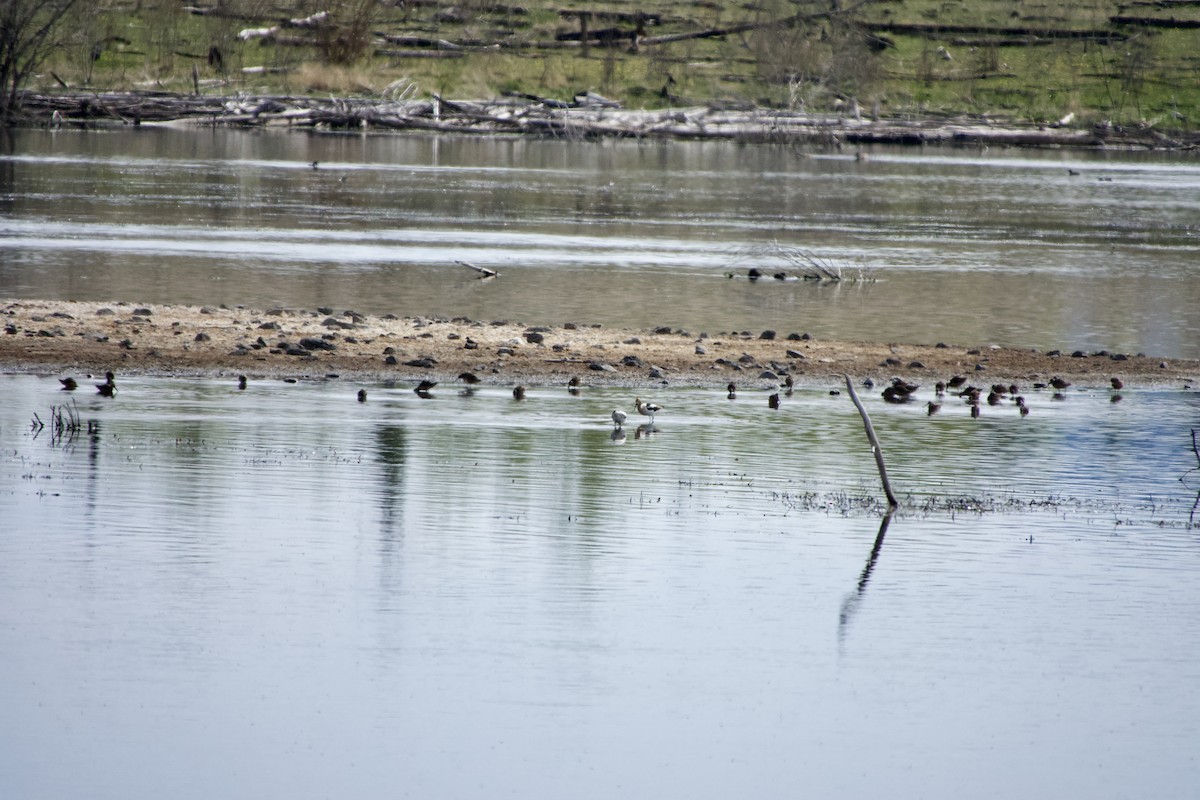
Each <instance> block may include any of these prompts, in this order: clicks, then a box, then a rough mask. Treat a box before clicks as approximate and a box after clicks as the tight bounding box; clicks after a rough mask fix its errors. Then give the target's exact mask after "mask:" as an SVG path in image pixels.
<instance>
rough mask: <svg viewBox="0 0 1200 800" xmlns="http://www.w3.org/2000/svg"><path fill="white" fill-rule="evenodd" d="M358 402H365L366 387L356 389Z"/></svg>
mask: <svg viewBox="0 0 1200 800" xmlns="http://www.w3.org/2000/svg"><path fill="white" fill-rule="evenodd" d="M358 402H360V403H365V402H367V390H366V389H359V390H358Z"/></svg>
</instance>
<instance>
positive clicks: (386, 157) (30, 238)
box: [0, 129, 1200, 800]
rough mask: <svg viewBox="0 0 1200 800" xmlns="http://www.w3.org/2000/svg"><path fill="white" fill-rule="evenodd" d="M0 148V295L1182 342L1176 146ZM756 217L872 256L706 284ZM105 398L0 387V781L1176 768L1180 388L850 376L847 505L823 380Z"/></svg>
mask: <svg viewBox="0 0 1200 800" xmlns="http://www.w3.org/2000/svg"><path fill="white" fill-rule="evenodd" d="M5 137H6V138H3V139H0V141H3V142H4V147H5V149H4V150H3V152H2V153H0V297H16V298H21V297H29V298H63V299H80V300H83V299H105V300H112V299H125V300H129V301H132V302H142V303H157V302H163V303H196V304H211V305H215V304H217V303H221V302H224V303H227V304H230V305H234V304H247V305H253V306H268V305H277V304H278V305H284V306H292V307H305V308H314V307H316V306H318V305H332V306H336V307H350V308H355V309H358V310H361V311H365V312H373V313H388V312H392V313H397V314H445V315H447V316H456V315H467V316H472V317H475V318H480V319H494V318H508V319H514V320H521V321H525V322H529V323H538V322H545V323H552V322H562V321H567V320H573V321H580V322H602V323H605V324H609V325H632V326H635V327H648V326H652V325H658V324H670V325H672V326H679V327H685V328H689V329H694V330H712V331H714V332H715V331H719V330H722V329H739V330H741V329H753V328H756V327H762V328H767V327H771V328H777V329H780V330H785V331H791V330H797V331H809V332H811V333H813V334H815V335H817V336H822V337H837V338H846V339H882V340H901V341H916V342H932V341H938V340H942V341H947V342H958V343H967V344H970V343H985V342H995V343H1000V344H1012V345H1016V346H1030V347H1042V348H1049V347H1062V348H1066V349H1074V348H1076V347H1078V348H1083V349H1093V348H1095V349H1099V348H1105V349H1111V350H1124V351H1129V352H1137V351H1145V352H1148V353H1153V354H1156V355H1161V356H1179V357H1191V358H1196V357H1200V336H1198V335H1197V334H1198V332H1200V302H1197V301H1198V300H1200V296H1198V295H1200V288H1198V286H1200V282H1198V281H1197V280H1196V270H1197V263H1198V262H1197V259H1196V245H1197V241H1196V238H1197V231H1198V228H1197V225H1198V222H1197V220H1200V214H1198V213H1197V212H1200V166H1198V164H1197V162H1195V161H1194V160H1188V159H1182V158H1179V157H1161V156H1151V155H1144V156H1135V155H1129V154H1125V155H1120V154H1068V153H1048V154H1028V153H1025V154H1013V153H991V152H977V151H953V150H946V151H918V150H881V151H878V152H872V153H871V158H870V160H868V161H866V162H863V161H855V160H854V159H853V158H852V157H851V155H850V154H846V153H836V152H802V151H798V150H794V149H790V148H783V147H739V146H736V145H723V144H672V145H670V146H662V145H652V144H641V143H632V142H608V143H592V144H582V143H570V142H539V141H514V140H502V139H491V140H471V139H442V140H439V139H430V138H420V137H404V136H398V137H379V138H375V137H357V136H353V137H352V136H346V137H342V136H327V137H324V136H309V135H304V134H291V135H280V134H274V133H240V132H225V131H178V130H151V129H144V130H142V131H139V132H135V133H130V132H121V133H115V132H91V133H76V132H57V133H49V132H16V133H13V134H7V133H6V134H5ZM312 161H318V162H319V164H318V168H317V169H315V170H314V169H313V168H312V166H311V162H312ZM1069 171H1073V172H1078V173H1079V174H1078V175H1071V174H1069ZM772 243H778V244H779V245H781V246H787V247H798V248H805V249H809V250H811V251H812V252H814V253H816V254H817V255H819V256H821V257H824V258H833V259H838V260H844V261H846V262H847V263H851V262H857V261H859V260H861V261H862V262H864V263H865V264H866V266H867V269H868V270H869V274H870V276H871V277H872V278H874V280H872V281H870V282H862V283H844V284H841V285H830V284H822V285H816V284H812V283H806V282H776V281H773V280H766V281H759V282H758V283H751V282H749V281H747V280H745V279H744V278H739V279H737V280H729V279H727V278H725V277H724V275H725V273H726V272H728V271H731V270H734V271H737V272H739V274H744V271H745V269H746V268H747V266H748V265H751V264H753V263H754V262H748V261H746V260H740V261H739V260H737V259H735V257H734V254H736V253H738V252H744V251H746V250H747V249H752V248H756V247H757V248H763V247H766V246H770V245H771V244H772ZM456 260H466V261H470V262H473V263H477V264H480V265H485V266H489V267H493V268H496V269H498V270H500V272H501V276H500V278H499V279H498V280H495V281H489V282H486V283H483V282H479V281H476V280H474V279H473V276H472V274H471V273H470V271H469V270H466V269H464V268H462V267H460V266H456V265H455V263H454V262H455V261H456ZM85 386H86V383H85ZM119 387H120V388H119V391H118V394H117V397H115V398H112V399H106V398H102V397H99V396H98V395H97V394H96V393H95V392H94V391H93V390H92V389H91V388H90V387H87V388H84V389H81V390H80V391H78V392H76V393H75V394H74V395H73V396H72V395H68V394H67V393H65V392H62V391H61V390H60V389H59V384H58V382H57V381H56V380H55V379H54V377H53V376H38V375H29V374H0V396H2V397H3V401H0V653H3V655H4V669H3V670H0V719H3V720H4V724H3V725H0V796H2V797H14V798H22V799H23V800H25V799H28V800H42V799H43V798H45V799H46V800H49V799H51V798H54V799H55V800H57V798H63V797H88V798H97V799H98V800H105V799H106V798H122V800H125V799H126V798H130V797H172V798H211V797H235V798H236V797H246V798H251V797H253V798H261V797H295V798H319V797H339V798H340V797H367V798H374V797H403V796H408V797H419V798H428V797H438V798H494V797H498V796H515V797H522V798H531V797H547V798H550V797H577V798H612V797H629V798H643V797H645V798H650V797H653V798H662V797H689V798H725V797H730V796H752V797H795V796H815V797H885V796H886V797H927V798H935V799H940V798H959V797H982V798H1010V797H1014V796H1027V797H1047V798H1049V797H1088V798H1124V797H1154V798H1191V797H1193V796H1194V795H1195V791H1196V788H1195V787H1196V786H1197V785H1200V763H1198V760H1197V757H1196V753H1195V751H1196V743H1197V742H1198V741H1200V694H1198V693H1197V692H1196V687H1197V686H1200V628H1198V627H1197V625H1196V613H1197V609H1198V608H1200V580H1198V578H1200V538H1198V536H1197V527H1196V525H1195V522H1196V519H1197V518H1196V513H1197V512H1196V502H1197V499H1198V494H1197V493H1198V492H1200V471H1197V470H1196V467H1197V455H1196V454H1195V452H1194V451H1193V439H1192V431H1193V430H1194V429H1195V428H1197V427H1200V425H1198V422H1200V394H1198V393H1197V392H1196V391H1195V390H1194V389H1190V388H1184V387H1181V386H1172V387H1162V388H1158V389H1153V390H1150V389H1135V390H1132V391H1126V392H1125V393H1124V395H1123V396H1122V397H1121V398H1119V399H1118V398H1115V397H1113V396H1112V395H1111V393H1110V392H1108V391H1100V390H1086V391H1075V390H1072V391H1068V392H1067V393H1066V394H1065V396H1064V397H1062V398H1059V399H1056V398H1054V397H1053V396H1051V395H1050V394H1047V393H1045V392H1029V393H1027V396H1028V399H1029V405H1030V407H1031V413H1030V415H1029V416H1028V417H1026V418H1022V417H1021V416H1019V415H1018V414H1017V413H1016V409H1015V408H1014V407H1013V406H1011V405H1004V406H999V407H985V409H984V412H983V416H982V417H981V418H980V419H977V420H976V419H972V418H971V417H970V416H969V414H968V413H967V407H966V406H965V405H961V404H959V403H957V402H949V401H948V402H947V403H946V405H945V407H944V408H943V410H942V412H941V413H940V414H938V415H937V416H934V417H928V416H926V415H925V413H924V407H923V404H918V403H914V404H910V405H907V406H890V405H886V404H884V403H883V402H882V401H881V400H880V398H879V396H878V393H877V392H870V393H864V398H863V399H864V402H865V403H866V404H867V406H868V408H869V410H870V412H871V414H872V417H873V419H874V424H875V427H876V429H877V430H878V432H879V435H880V437H881V439H882V441H883V445H884V448H885V451H886V454H887V459H888V466H889V470H890V472H891V477H892V481H893V483H894V484H895V486H896V488H897V491H898V493H899V494H900V495H901V497H902V500H903V503H902V507H901V509H900V511H899V512H898V513H897V514H896V515H895V516H894V517H893V518H888V517H885V516H884V515H883V508H882V506H881V504H882V498H881V492H880V489H879V481H878V476H877V474H876V472H875V467H874V463H873V460H872V458H871V455H870V451H869V449H868V447H867V443H866V439H865V436H864V434H863V429H862V423H861V421H860V419H859V417H858V415H857V413H856V412H855V410H854V407H853V405H852V404H851V403H850V402H849V400H848V399H847V398H846V396H845V395H830V394H829V393H827V392H825V391H818V390H806V391H801V392H797V393H796V394H795V395H793V396H791V397H787V398H785V399H784V402H783V405H782V407H781V408H780V409H778V410H771V409H769V408H768V407H767V402H766V393H765V392H758V391H749V392H742V393H740V395H739V397H738V399H737V400H735V401H729V400H727V399H726V398H725V396H724V392H723V391H715V390H707V389H699V388H672V389H663V388H661V387H655V388H651V387H647V389H646V392H647V393H648V392H650V391H653V395H648V394H646V393H643V396H644V397H645V396H651V397H652V399H653V400H655V401H657V402H659V403H661V404H663V405H664V406H666V410H665V411H664V412H663V413H662V414H661V415H660V416H659V417H658V419H657V421H656V425H655V429H653V430H650V429H645V428H644V427H638V426H635V425H634V424H633V421H634V420H639V421H640V418H638V417H637V416H636V415H632V414H631V421H630V424H629V425H628V426H627V427H626V428H625V429H624V430H623V431H620V432H615V431H614V430H613V426H612V424H611V421H610V417H609V414H610V411H611V410H612V409H613V408H614V407H621V408H625V409H626V410H628V411H632V408H631V404H632V400H633V398H632V397H631V396H630V392H629V391H628V390H619V389H594V388H585V389H584V390H583V392H582V393H581V394H580V395H579V396H572V395H570V394H568V393H567V392H566V391H565V390H564V389H561V388H557V387H555V388H547V387H535V388H532V389H531V390H530V391H529V395H528V398H527V399H526V400H525V401H523V402H516V401H514V400H513V399H512V396H511V394H510V393H509V391H508V389H507V388H506V387H501V386H491V387H486V388H484V389H481V390H478V391H475V392H473V393H470V394H467V393H465V392H463V391H462V390H463V388H464V387H455V386H439V387H438V388H437V389H436V390H435V392H434V396H433V397H432V398H430V399H422V398H420V397H418V396H417V395H415V394H414V393H413V392H412V391H410V388H411V387H409V386H405V385H398V386H389V385H383V384H372V385H369V386H366V387H365V388H366V389H367V390H368V392H369V398H368V401H367V402H366V403H359V402H357V401H356V400H355V393H356V392H357V390H358V389H359V388H362V387H360V386H359V385H356V384H353V383H351V382H349V381H346V380H326V381H314V382H301V383H297V384H288V383H284V382H282V381H258V382H251V384H250V385H249V387H248V388H247V389H246V390H244V391H239V390H238V389H237V387H236V385H235V384H233V383H231V382H228V381H220V380H180V379H171V378H162V377H142V376H133V375H130V376H124V375H123V376H120V378H119ZM923 391H925V390H923ZM921 399H922V400H924V399H926V396H925V395H924V394H923V395H922V398H921ZM64 404H69V408H71V410H72V411H73V412H77V413H78V415H79V419H80V422H81V425H82V429H81V430H80V431H79V432H78V433H77V434H76V435H75V436H74V437H57V436H55V435H54V432H53V431H52V430H51V429H49V428H47V429H43V430H41V431H40V432H35V431H34V430H32V427H31V423H32V422H33V421H34V420H35V415H36V418H38V419H41V420H43V421H50V420H51V419H52V409H54V408H56V407H57V408H59V409H61V408H62V406H63V405H64Z"/></svg>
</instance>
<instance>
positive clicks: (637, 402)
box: [633, 397, 663, 425]
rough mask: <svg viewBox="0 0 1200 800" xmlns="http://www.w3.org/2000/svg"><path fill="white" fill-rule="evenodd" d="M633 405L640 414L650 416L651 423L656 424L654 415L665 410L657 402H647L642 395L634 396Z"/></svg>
mask: <svg viewBox="0 0 1200 800" xmlns="http://www.w3.org/2000/svg"><path fill="white" fill-rule="evenodd" d="M633 405H634V407H635V408H636V409H637V412H638V413H639V414H641V415H642V416H643V417H649V418H650V424H651V425H653V424H654V415H655V414H657V413H658V412H660V411H662V410H663V407H662V406H660V405H658V404H657V403H646V402H644V401H643V400H642V398H640V397H636V398H634V400H633Z"/></svg>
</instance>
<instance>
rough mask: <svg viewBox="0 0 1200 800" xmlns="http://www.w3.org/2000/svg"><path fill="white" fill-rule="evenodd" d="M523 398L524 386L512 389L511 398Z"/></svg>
mask: <svg viewBox="0 0 1200 800" xmlns="http://www.w3.org/2000/svg"><path fill="white" fill-rule="evenodd" d="M524 399H525V387H524V386H517V387H515V388H514V389H513V400H524Z"/></svg>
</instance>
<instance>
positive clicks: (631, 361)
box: [621, 355, 645, 367]
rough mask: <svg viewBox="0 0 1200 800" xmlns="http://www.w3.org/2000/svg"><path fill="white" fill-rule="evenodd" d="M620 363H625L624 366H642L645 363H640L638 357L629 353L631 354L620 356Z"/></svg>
mask: <svg viewBox="0 0 1200 800" xmlns="http://www.w3.org/2000/svg"><path fill="white" fill-rule="evenodd" d="M621 363H622V364H624V365H625V366H627V367H642V366H645V365H644V364H643V363H642V360H641V359H640V358H638V357H637V356H632V355H631V356H625V357H624V358H622V359H621Z"/></svg>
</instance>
